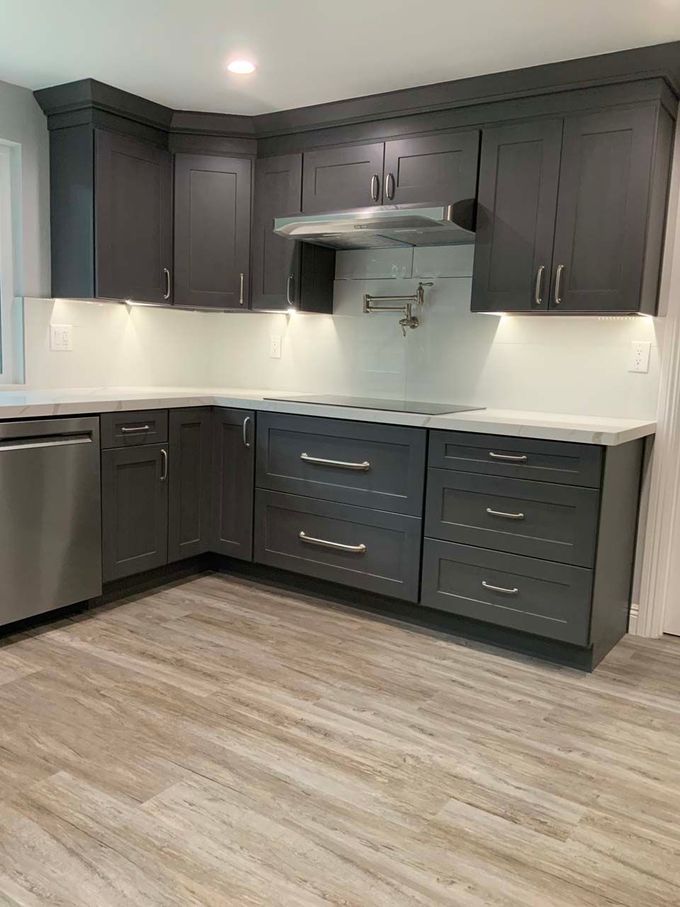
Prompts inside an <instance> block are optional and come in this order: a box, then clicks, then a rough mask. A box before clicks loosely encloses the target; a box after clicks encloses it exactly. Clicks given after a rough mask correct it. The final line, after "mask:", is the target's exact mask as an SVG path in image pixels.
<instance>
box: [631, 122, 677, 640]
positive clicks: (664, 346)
mask: <svg viewBox="0 0 680 907" xmlns="http://www.w3.org/2000/svg"><path fill="white" fill-rule="evenodd" d="M659 317H660V318H661V319H663V322H662V323H663V332H662V334H661V339H660V359H661V362H660V373H661V377H660V384H659V396H658V404H657V429H656V436H655V439H654V445H653V449H652V457H651V464H650V473H649V498H648V504H647V514H646V526H645V530H644V534H643V536H642V538H641V542H642V544H643V545H644V549H643V552H642V566H641V572H640V600H639V605H638V609H637V614H636V613H635V608H634V606H633V612H632V614H633V619H632V621H631V626H630V632H631V633H634V634H635V635H637V636H646V637H659V636H662V635H663V633H664V629H665V628H666V627H667V626H668V625H669V615H670V614H671V609H673V610H675V609H679V610H680V597H679V596H678V594H677V590H678V588H679V587H680V558H678V556H677V552H680V457H678V453H677V452H678V450H680V129H678V130H677V132H676V136H675V148H674V152H673V170H672V176H671V188H670V195H669V201H668V220H667V228H666V241H665V249H664V265H663V272H662V277H661V291H660V305H659ZM675 624H676V626H678V627H680V613H679V614H678V616H677V618H676V620H675Z"/></svg>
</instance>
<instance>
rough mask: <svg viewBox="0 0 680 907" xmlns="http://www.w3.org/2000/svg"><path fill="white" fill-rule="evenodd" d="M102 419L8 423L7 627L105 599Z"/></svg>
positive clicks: (3, 571) (1, 500) (2, 609)
mask: <svg viewBox="0 0 680 907" xmlns="http://www.w3.org/2000/svg"><path fill="white" fill-rule="evenodd" d="M99 485H100V483H99V419H98V418H96V417H95V418H76V419H36V420H34V421H27V422H3V423H0V625H2V624H8V623H11V622H12V621H15V620H20V619H21V618H23V617H30V616H31V615H34V614H42V613H43V612H45V611H50V610H52V609H53V608H59V607H61V606H62V605H70V604H74V603H75V602H79V601H84V600H86V599H89V598H93V597H95V596H97V595H99V594H100V593H101V588H102V566H101V503H100V487H99Z"/></svg>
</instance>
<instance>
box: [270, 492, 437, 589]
mask: <svg viewBox="0 0 680 907" xmlns="http://www.w3.org/2000/svg"><path fill="white" fill-rule="evenodd" d="M255 514H256V526H257V529H256V532H255V560H256V561H257V562H259V563H261V564H269V565H270V566H272V567H281V568H283V569H284V570H292V571H294V572H296V573H304V574H306V575H307V576H314V577H318V578H319V579H325V580H331V581H333V582H336V583H342V584H344V585H346V586H354V587H355V588H357V589H367V590H368V591H370V592H377V593H382V594H383V595H389V596H392V597H393V598H401V599H405V600H406V601H412V602H415V601H417V599H418V572H419V570H418V568H419V561H420V532H421V525H422V524H421V521H420V520H419V519H416V518H415V517H409V516H402V515H401V514H394V513H382V512H377V511H373V510H366V509H364V508H363V507H352V506H351V505H348V504H331V503H328V502H327V501H315V500H313V499H311V498H301V497H297V496H296V495H289V494H278V493H276V492H271V491H262V490H260V489H258V491H257V493H256V504H255Z"/></svg>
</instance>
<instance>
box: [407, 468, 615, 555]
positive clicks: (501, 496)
mask: <svg viewBox="0 0 680 907" xmlns="http://www.w3.org/2000/svg"><path fill="white" fill-rule="evenodd" d="M599 498H600V494H599V491H597V490H596V489H594V488H577V487H574V486H573V485H553V484H551V483H549V482H527V481H525V480H524V479H509V478H505V477H504V476H484V475H476V474H474V473H468V472H455V471H454V470H449V469H429V470H428V474H427V499H426V505H425V535H428V536H431V537H432V538H438V539H446V540H448V541H451V542H460V543H462V544H464V545H476V546H479V547H481V548H494V549H496V550H498V551H508V552H510V553H512V554H523V555H527V556H528V557H540V558H545V559H546V560H553V561H561V562H562V563H564V564H576V565H578V566H580V567H592V565H593V561H594V557H595V542H596V538H597V520H598V511H599Z"/></svg>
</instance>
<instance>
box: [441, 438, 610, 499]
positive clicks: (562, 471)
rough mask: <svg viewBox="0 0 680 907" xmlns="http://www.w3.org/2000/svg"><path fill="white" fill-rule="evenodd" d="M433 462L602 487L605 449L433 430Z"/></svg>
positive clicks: (546, 480)
mask: <svg viewBox="0 0 680 907" xmlns="http://www.w3.org/2000/svg"><path fill="white" fill-rule="evenodd" d="M429 465H430V466H434V467H436V468H439V469H459V470H461V471H463V472H484V473H488V474H489V475H496V476H510V477H511V478H518V479H533V480H535V481H538V482H556V483H558V484H560V485H585V486H587V487H590V488H599V486H600V480H601V474H602V448H601V447H598V446H596V445H591V444H571V443H569V442H565V441H540V440H537V439H535V438H510V437H505V436H504V435H482V434H472V433H468V432H453V431H431V432H430V456H429Z"/></svg>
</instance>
